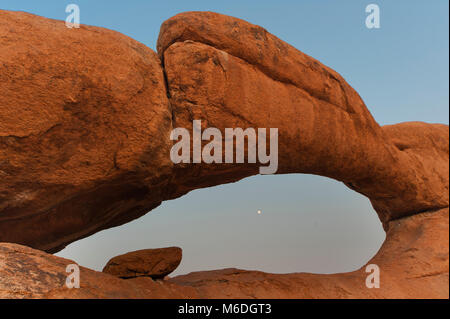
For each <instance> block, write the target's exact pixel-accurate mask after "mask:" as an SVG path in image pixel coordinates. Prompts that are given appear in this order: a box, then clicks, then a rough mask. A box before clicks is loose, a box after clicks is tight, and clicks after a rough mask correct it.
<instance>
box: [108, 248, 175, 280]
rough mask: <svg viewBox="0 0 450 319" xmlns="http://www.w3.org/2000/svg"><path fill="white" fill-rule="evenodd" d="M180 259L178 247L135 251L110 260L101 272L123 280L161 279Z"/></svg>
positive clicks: (172, 269) (171, 270)
mask: <svg viewBox="0 0 450 319" xmlns="http://www.w3.org/2000/svg"><path fill="white" fill-rule="evenodd" d="M181 257H182V250H181V248H179V247H168V248H157V249H143V250H137V251H132V252H129V253H126V254H123V255H120V256H116V257H114V258H112V259H111V260H110V261H108V263H107V264H106V266H105V267H104V268H103V272H104V273H105V274H110V275H113V276H116V277H119V278H124V279H129V278H137V277H151V278H153V279H162V278H164V277H165V276H167V275H168V274H170V273H171V272H173V271H174V270H175V269H176V268H177V267H178V265H179V264H180V262H181Z"/></svg>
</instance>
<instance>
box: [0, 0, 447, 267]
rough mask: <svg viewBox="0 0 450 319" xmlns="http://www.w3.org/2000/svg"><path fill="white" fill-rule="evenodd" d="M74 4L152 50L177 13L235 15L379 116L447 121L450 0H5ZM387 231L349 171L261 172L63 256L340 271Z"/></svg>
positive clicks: (49, 6)
mask: <svg viewBox="0 0 450 319" xmlns="http://www.w3.org/2000/svg"><path fill="white" fill-rule="evenodd" d="M71 3H74V4H77V5H78V6H79V7H80V11H81V23H82V24H88V25H95V26H100V27H105V28H109V29H113V30H116V31H119V32H121V33H123V34H125V35H128V36H130V37H132V38H134V39H136V40H138V41H140V42H142V43H144V44H145V45H147V46H148V47H150V48H152V49H155V47H156V40H157V38H158V33H159V27H160V25H161V23H162V22H163V21H164V20H166V19H168V18H170V17H171V16H173V15H175V14H177V13H180V12H184V11H215V12H219V13H223V14H227V15H231V16H235V17H238V18H241V19H244V20H247V21H249V22H251V23H254V24H258V25H261V26H263V27H264V28H266V29H267V30H268V31H269V32H271V33H272V34H274V35H276V36H278V37H279V38H281V39H282V40H284V41H286V42H288V43H290V44H291V45H293V46H294V47H296V48H297V49H299V50H301V51H303V52H305V53H307V54H308V55H310V56H312V57H314V58H316V59H318V60H319V61H321V62H322V63H324V64H325V65H327V66H329V67H331V68H332V69H334V70H336V71H337V72H339V73H340V74H341V75H342V76H343V77H344V78H345V79H346V80H347V82H348V83H349V84H350V85H351V86H352V87H353V88H355V89H356V91H357V92H358V93H359V94H360V95H361V97H362V98H363V100H364V101H365V103H366V105H367V107H368V108H369V110H370V111H371V113H372V114H373V116H374V117H375V120H376V121H377V122H378V123H380V124H381V125H385V124H394V123H399V122H404V121H425V122H429V123H444V124H448V118H449V42H448V41H449V40H448V37H449V34H448V33H449V18H448V10H449V8H448V6H449V3H448V1H447V0H434V1H419V0H396V1H374V0H371V1H362V0H353V1H352V0H348V1H331V0H328V1H327V0H322V1H314V0H296V1H294V0H292V1H287V0H285V1H283V0H278V1H265V0H263V1H244V0H239V1H235V0H228V1H220V2H219V1H215V2H213V1H197V0H191V1H144V0H129V1H120V2H119V1H104V0H96V1H89V0H80V1H75V0H73V1H61V0H54V1H45V0H44V1H31V0H29V1H24V0H13V1H4V0H0V9H6V10H15V11H26V12H30V13H34V14H37V15H41V16H44V17H48V18H53V19H59V20H65V19H66V16H67V13H66V12H65V8H66V5H68V4H71ZM370 3H375V4H377V5H378V6H379V7H380V28H379V29H368V28H367V27H366V25H365V19H366V16H367V13H366V12H365V8H366V6H367V5H368V4H370ZM0 49H1V48H0ZM258 210H261V214H257V211H258ZM384 238H385V234H384V231H383V229H382V227H381V223H380V222H379V220H378V217H377V216H376V213H375V212H374V210H373V208H372V207H371V204H370V202H369V201H368V200H367V199H366V198H365V197H363V196H362V195H360V194H357V193H355V192H354V191H351V190H349V189H348V188H346V187H345V186H344V185H343V184H342V183H340V182H337V181H334V180H331V179H328V178H324V177H320V176H312V175H299V174H294V175H279V176H254V177H250V178H247V179H244V180H242V181H240V182H237V183H233V184H227V185H220V186H216V187H212V188H208V189H201V190H195V191H193V192H191V193H189V194H187V195H185V196H183V197H181V198H179V199H176V200H172V201H167V202H164V203H163V204H162V205H161V206H160V207H158V208H156V209H154V210H153V211H151V212H150V213H149V214H147V215H145V216H143V217H141V218H140V219H138V220H135V221H133V222H131V223H128V224H125V225H122V226H120V227H116V228H113V229H109V230H106V231H102V232H99V233H97V234H95V235H92V236H90V237H89V238H86V239H83V240H80V241H77V242H75V243H72V244H71V245H69V246H68V247H67V248H66V249H64V250H63V251H61V252H59V253H58V254H57V255H58V256H62V257H66V258H69V259H72V260H74V261H76V262H77V263H78V264H80V265H82V266H86V267H89V268H92V269H96V270H101V269H102V267H103V266H104V265H105V264H106V262H107V261H108V260H109V259H110V258H111V257H113V256H116V255H118V254H122V253H125V252H128V251H133V250H137V249H145V248H159V247H168V246H179V247H182V248H183V260H182V263H181V265H180V266H179V268H178V269H177V270H176V272H175V273H174V274H184V273H188V272H192V271H199V270H209V269H221V268H228V267H237V268H242V269H257V270H262V271H267V272H273V273H287V272H313V273H336V272H346V271H352V270H355V269H358V268H359V267H361V266H362V265H363V264H364V263H366V262H367V261H368V260H369V259H370V258H371V257H372V256H373V255H374V254H375V253H376V252H377V251H378V249H379V248H380V246H381V244H382V242H383V240H384Z"/></svg>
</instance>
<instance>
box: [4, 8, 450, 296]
mask: <svg viewBox="0 0 450 319" xmlns="http://www.w3.org/2000/svg"><path fill="white" fill-rule="evenodd" d="M157 49H158V54H156V53H154V52H153V51H152V50H151V49H149V48H147V47H145V46H144V45H142V44H140V43H138V42H136V41H134V40H132V39H130V38H128V37H126V36H123V35H121V34H119V33H117V32H114V31H110V30H106V29H102V28H97V27H89V26H81V28H80V29H68V28H66V27H65V25H64V22H62V21H55V20H50V19H46V18H42V17H38V16H34V15H31V14H27V13H20V12H9V11H0V242H10V243H16V244H21V245H25V246H29V247H32V248H34V249H39V250H41V251H37V250H34V249H32V248H26V247H23V246H19V245H13V244H1V245H0V256H1V258H0V297H99V298H101V297H119V298H122V297H140V298H142V297H148V298H153V297H161V298H164V297H180V296H189V297H205V298H208V297H246V298H247V297H257V298H259V297H267V298H269V297H270V298H272V297H287V298H301V297H309V298H334V297H340V298H364V297H377V298H384V297H388V298H390V297H400V298H402V297H405V298H407V297H423V298H431V297H437V298H448V296H449V292H448V290H449V288H448V287H449V280H448V273H449V269H448V233H449V231H448V202H449V135H448V134H449V129H448V126H447V125H442V124H427V123H421V122H409V123H401V124H396V125H389V126H383V127H380V126H379V125H378V124H377V123H376V122H375V120H374V119H373V117H372V116H371V114H370V112H369V111H368V109H367V108H366V106H365V105H364V102H363V101H362V99H361V98H360V97H359V95H358V93H357V92H356V91H355V90H354V89H353V88H352V87H351V86H350V85H349V84H348V83H347V82H346V81H345V80H344V79H343V78H342V77H341V76H340V75H339V74H338V73H336V72H335V71H333V70H332V69H330V68H328V67H326V66H325V65H323V64H321V63H320V62H319V61H317V60H315V59H314V58H312V57H309V56H307V55H305V54H304V53H302V52H300V51H298V50H297V49H295V48H293V47H292V46H290V45H289V44H287V43H285V42H283V41H281V40H279V39H278V38H276V37H275V36H273V35H271V34H270V33H268V32H267V31H266V30H265V29H263V28H261V27H259V26H256V25H253V24H250V23H248V22H245V21H243V20H240V19H236V18H232V17H229V16H224V15H220V14H216V13H210V12H190V13H183V14H179V15H177V16H175V17H173V18H171V19H169V20H167V21H166V22H164V23H163V25H162V27H161V31H160V35H159V39H158V44H157ZM193 120H202V124H203V125H204V126H205V127H216V128H219V129H220V130H221V131H222V132H223V131H224V129H225V128H227V127H241V128H247V127H252V128H255V129H257V128H270V127H275V128H278V130H279V151H278V154H279V161H278V163H279V164H278V172H277V173H279V174H285V173H309V174H318V175H322V176H327V177H330V178H333V179H336V180H339V181H342V182H343V183H345V184H346V185H347V186H348V187H350V188H351V189H353V190H355V191H357V192H359V193H361V194H363V195H365V196H366V197H368V198H369V199H370V201H371V203H372V205H373V207H374V209H375V211H376V212H377V214H378V216H379V218H380V220H381V221H382V223H383V226H384V229H385V230H386V232H387V237H386V241H385V243H384V245H383V246H382V248H381V249H380V251H379V253H378V254H377V255H376V256H375V257H374V258H373V260H371V261H370V262H369V263H376V264H377V265H378V266H379V267H380V269H381V276H382V278H384V279H382V286H381V288H379V289H367V288H366V286H365V278H366V276H367V274H366V273H365V271H364V270H365V268H364V267H363V268H361V270H359V271H356V272H352V273H347V274H336V275H311V274H288V275H275V274H265V273H261V272H254V271H241V270H223V271H212V272H201V273H194V274H190V275H186V276H179V277H175V278H173V279H170V280H168V281H163V282H161V283H154V282H153V281H152V280H151V279H150V278H135V279H129V280H123V279H120V278H116V277H114V276H110V275H108V274H102V273H98V272H94V271H91V270H88V269H83V270H82V273H83V274H84V276H85V277H84V278H85V280H83V281H82V288H80V289H76V290H75V289H72V290H68V289H66V288H64V287H62V286H63V281H64V280H63V274H64V273H65V266H64V265H65V264H66V263H67V262H68V261H66V260H64V259H61V258H58V257H54V256H51V255H48V254H46V253H44V252H42V251H46V252H56V251H59V250H61V249H62V248H64V247H65V245H67V244H69V243H71V242H73V241H75V240H77V239H80V238H83V237H86V236H89V235H90V234H93V233H95V232H97V231H100V230H102V229H106V228H110V227H114V226H117V225H121V224H123V223H126V222H129V221H131V220H133V219H136V218H138V217H140V216H142V215H143V214H145V213H147V212H148V211H150V210H151V209H153V208H155V207H156V206H158V205H159V204H160V203H161V202H162V201H164V200H168V199H173V198H176V197H179V196H182V195H183V194H186V193H187V192H189V191H191V190H194V189H197V188H202V187H209V186H213V185H218V184H222V183H229V182H234V181H237V180H239V179H242V178H244V177H247V176H251V175H254V174H257V173H258V168H259V166H260V164H259V163H256V164H208V165H207V164H181V165H179V164H173V163H172V162H171V160H170V156H169V154H170V148H171V146H172V141H171V140H170V132H171V130H172V128H174V127H184V128H187V129H188V130H191V128H192V121H193ZM29 274H34V275H33V276H31V277H30V276H28V275H29ZM36 274H37V275H36ZM64 278H65V276H64ZM38 284H39V285H40V286H39V287H38ZM83 285H84V286H83ZM155 285H159V286H157V287H158V289H156V288H155V289H154V287H156V286H155ZM150 286H151V288H149V287H150ZM94 287H100V288H94Z"/></svg>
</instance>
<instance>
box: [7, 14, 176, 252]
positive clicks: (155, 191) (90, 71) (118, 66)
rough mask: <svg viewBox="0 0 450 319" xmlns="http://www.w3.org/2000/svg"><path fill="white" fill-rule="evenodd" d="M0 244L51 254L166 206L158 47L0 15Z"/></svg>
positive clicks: (165, 118)
mask: <svg viewBox="0 0 450 319" xmlns="http://www.w3.org/2000/svg"><path fill="white" fill-rule="evenodd" d="M0 48H1V49H0V241H6V242H14V243H20V244H24V245H28V246H31V247H35V248H39V249H42V250H46V251H49V252H55V251H58V250H61V249H62V248H64V246H65V245H66V244H69V243H71V242H73V241H75V240H77V239H80V238H83V237H86V236H88V235H90V234H92V233H95V232H97V231H99V230H102V229H105V228H109V227H113V226H117V225H120V224H122V223H124V222H128V221H130V220H133V219H135V218H137V217H139V216H141V215H143V214H145V213H147V212H148V211H149V210H151V209H153V208H154V207H156V206H158V205H159V203H160V202H161V199H162V195H161V193H162V192H163V191H164V186H165V183H166V182H167V179H168V176H170V173H171V164H172V163H171V161H170V158H169V157H168V156H167V154H168V153H169V150H170V145H169V143H168V140H169V134H170V130H171V113H170V111H169V101H168V99H167V93H166V89H165V84H164V74H163V71H162V68H161V64H160V61H159V59H158V56H157V55H156V53H154V52H153V51H152V50H151V49H149V48H147V47H146V46H144V45H143V44H141V43H138V42H137V41H135V40H133V39H130V38H128V37H126V36H124V35H122V34H120V33H118V32H115V31H111V30H106V29H103V28H97V27H90V26H84V25H82V26H81V27H80V28H79V29H68V28H67V27H66V26H65V24H64V22H63V21H56V20H50V19H46V18H42V17H38V16H35V15H32V14H28V13H23V12H9V11H3V10H1V11H0Z"/></svg>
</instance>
